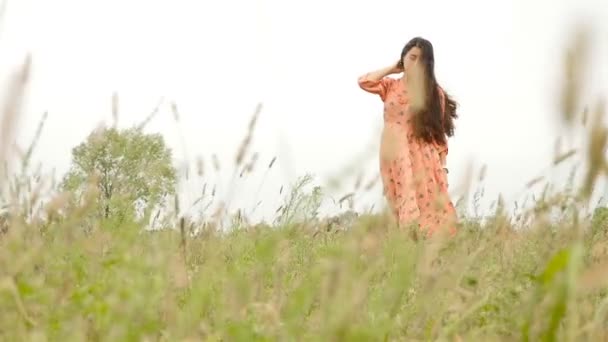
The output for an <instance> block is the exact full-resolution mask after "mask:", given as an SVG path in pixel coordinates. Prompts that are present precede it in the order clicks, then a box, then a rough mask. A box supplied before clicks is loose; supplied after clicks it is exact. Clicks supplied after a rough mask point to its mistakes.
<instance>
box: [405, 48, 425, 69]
mask: <svg viewBox="0 0 608 342" xmlns="http://www.w3.org/2000/svg"><path fill="white" fill-rule="evenodd" d="M421 55H422V50H420V48H419V47H417V46H414V47H413V48H411V49H410V51H408V52H407V53H406V54H405V56H403V60H402V62H403V71H407V70H408V68H409V67H411V66H412V65H414V64H416V63H417V62H418V60H419V59H420V56H421Z"/></svg>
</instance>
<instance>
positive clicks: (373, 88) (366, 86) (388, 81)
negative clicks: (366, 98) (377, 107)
mask: <svg viewBox="0 0 608 342" xmlns="http://www.w3.org/2000/svg"><path fill="white" fill-rule="evenodd" d="M393 81H394V80H393V79H392V78H390V77H384V78H382V79H381V80H380V81H374V80H370V79H368V78H367V74H366V75H363V76H361V77H359V80H358V82H359V87H361V89H363V90H365V91H367V92H369V93H372V94H376V95H378V96H380V98H381V99H382V101H384V100H386V95H387V94H388V92H389V90H390V88H391V85H392V83H393Z"/></svg>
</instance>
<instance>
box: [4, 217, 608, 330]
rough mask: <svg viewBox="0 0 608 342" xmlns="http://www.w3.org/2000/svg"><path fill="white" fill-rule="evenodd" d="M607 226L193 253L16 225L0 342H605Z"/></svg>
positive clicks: (364, 224)
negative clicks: (444, 341)
mask: <svg viewBox="0 0 608 342" xmlns="http://www.w3.org/2000/svg"><path fill="white" fill-rule="evenodd" d="M578 224H580V222H579V223H578ZM590 224H591V222H590ZM607 225H608V215H606V213H605V212H599V211H598V214H597V215H596V217H595V219H594V221H593V224H592V225H591V226H589V228H592V229H589V230H587V232H586V233H585V234H583V235H579V234H577V230H576V229H574V228H575V227H574V226H573V225H572V223H570V224H569V223H564V224H563V225H561V226H559V227H551V226H541V227H537V228H536V229H532V230H529V231H526V232H522V233H515V232H513V231H512V230H511V229H510V228H509V227H508V226H507V225H504V224H501V223H500V222H494V223H493V224H492V226H488V227H486V228H485V229H479V227H469V228H468V229H467V228H465V229H463V230H462V231H461V234H459V235H458V236H457V237H456V238H454V239H450V240H440V239H438V240H437V241H432V240H430V241H428V240H427V241H419V242H414V241H413V240H411V239H410V238H409V237H408V235H407V234H404V233H403V232H400V231H398V230H396V229H393V228H391V225H390V224H387V222H386V221H385V219H384V218H383V217H382V216H375V217H372V216H370V217H361V218H359V219H358V220H357V221H356V223H354V225H353V226H352V227H350V229H349V230H347V231H336V230H331V229H330V230H326V229H323V230H317V229H314V228H313V227H303V226H296V225H294V226H286V227H282V228H280V229H279V228H275V229H273V228H268V227H251V228H249V229H242V230H236V231H234V232H231V233H228V234H225V235H220V234H219V233H212V232H205V233H203V234H200V235H198V236H197V237H193V238H190V237H187V236H186V235H185V234H182V233H181V232H180V230H165V231H158V232H146V233H142V232H141V231H139V230H138V229H135V228H137V227H115V229H108V230H95V231H93V232H90V233H85V232H83V231H82V230H79V229H77V227H76V226H69V225H58V226H54V227H49V229H47V230H46V231H45V232H44V233H43V234H41V233H40V231H39V230H37V229H36V228H34V227H32V226H28V225H17V226H15V227H14V228H15V229H11V230H9V231H8V232H7V234H6V235H5V236H3V237H2V238H1V240H0V247H1V249H0V303H2V311H1V312H0V340H2V341H25V340H32V341H45V340H49V341H51V340H52V341H85V340H88V341H96V340H104V341H144V340H147V341H178V340H179V341H181V340H192V341H195V340H210V341H213V340H216V341H219V340H224V341H226V340H228V341H261V340H264V341H271V340H314V341H378V340H385V339H388V340H436V339H444V338H445V339H447V340H455V339H456V340H458V338H461V339H464V340H479V341H481V340H483V341H491V340H545V341H553V340H577V341H580V340H594V341H600V340H606V339H608V323H607V322H608V296H607V294H608V292H607V290H608V287H607V286H606V284H607V280H608V236H607V232H608V230H607V229H606V226H607Z"/></svg>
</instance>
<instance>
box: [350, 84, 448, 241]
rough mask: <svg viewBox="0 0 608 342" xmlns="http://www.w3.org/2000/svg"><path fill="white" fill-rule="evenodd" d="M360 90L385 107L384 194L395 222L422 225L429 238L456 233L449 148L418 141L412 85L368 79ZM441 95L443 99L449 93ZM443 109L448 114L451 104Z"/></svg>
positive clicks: (382, 157)
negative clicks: (442, 232) (440, 232)
mask: <svg viewBox="0 0 608 342" xmlns="http://www.w3.org/2000/svg"><path fill="white" fill-rule="evenodd" d="M359 86H360V87H361V88H362V89H363V90H365V91H367V92H370V93H373V94H377V95H379V96H380V98H381V99H382V101H383V102H384V130H383V132H382V141H381V147H380V158H379V159H380V173H381V175H382V183H383V186H384V189H383V191H384V195H385V197H386V199H387V201H388V203H389V206H390V208H391V210H392V212H393V213H394V215H395V217H396V218H397V219H398V221H399V223H400V224H402V225H408V224H416V223H417V224H419V226H420V229H423V230H426V231H427V233H428V235H431V234H433V233H434V232H436V231H438V230H439V229H443V228H447V229H448V230H449V231H450V233H452V234H453V233H455V232H456V221H457V217H456V210H455V208H454V205H453V204H452V201H451V200H450V197H449V194H448V185H447V174H446V171H445V169H444V164H445V159H446V157H447V153H448V147H447V145H439V144H428V143H425V142H423V141H419V140H418V139H415V138H414V135H413V124H412V113H411V112H410V111H409V99H408V90H407V85H406V84H405V82H403V80H402V79H394V78H390V77H385V78H383V79H382V80H380V81H372V80H369V79H367V78H366V76H363V77H361V78H360V79H359ZM439 93H440V95H441V96H442V99H443V98H444V95H443V91H441V90H440V92H439ZM442 103H443V101H442ZM442 108H444V110H445V105H443V106H442Z"/></svg>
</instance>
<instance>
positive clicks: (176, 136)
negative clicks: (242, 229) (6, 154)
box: [0, 0, 608, 218]
mask: <svg viewBox="0 0 608 342" xmlns="http://www.w3.org/2000/svg"><path fill="white" fill-rule="evenodd" d="M581 18H583V20H584V21H585V22H587V23H591V24H593V25H594V28H595V29H596V31H595V35H594V43H595V44H596V46H595V48H596V50H595V54H594V56H593V61H594V64H593V65H594V69H593V73H592V74H591V75H590V76H591V80H590V85H591V86H590V87H589V89H587V91H588V93H589V94H591V95H594V94H599V93H604V94H606V93H608V92H607V90H608V88H607V87H608V63H607V62H606V61H608V5H607V4H606V2H605V1H604V0H583V1H581V0H557V1H555V0H501V1H499V0H496V1H482V0H459V1H451V0H443V1H421V0H420V1H404V0H377V1H348V2H347V1H344V2H342V1H337V0H333V1H321V0H309V1H294V0H280V1H279V0H223V1H183V0H156V1H149V0H148V1H143V0H141V1H136V0H104V1H101V0H100V1H92V0H39V1H34V0H18V1H16V0H13V1H9V2H8V6H7V11H6V17H5V21H4V22H3V23H2V32H1V34H0V49H2V53H0V62H1V64H0V65H1V66H2V71H1V75H2V77H3V78H4V79H5V77H6V75H7V72H9V71H10V70H11V68H12V67H14V66H16V65H18V64H19V62H20V61H21V59H22V58H23V56H24V55H25V53H26V52H30V53H31V54H32V57H33V65H32V66H33V68H32V80H31V84H30V88H29V93H28V106H27V108H26V109H25V111H24V113H23V116H22V120H21V126H20V130H19V142H20V143H21V144H22V145H23V144H25V143H27V141H28V140H29V139H31V137H32V136H33V134H34V131H35V129H36V125H37V123H38V120H39V118H40V117H41V115H42V113H43V112H45V111H48V113H49V118H48V121H47V125H46V128H45V130H44V132H43V136H42V137H41V141H40V144H39V146H38V149H37V154H36V160H37V161H40V162H42V163H44V165H45V168H46V169H50V168H57V171H58V172H59V174H61V173H62V172H65V171H66V170H67V168H68V166H69V162H70V149H71V148H72V147H73V146H75V145H77V144H78V143H80V142H81V141H83V140H84V139H85V138H86V136H87V135H88V133H89V132H90V131H91V130H92V129H93V128H95V127H96V126H97V125H98V124H99V123H100V122H102V121H105V122H107V123H111V120H112V117H111V101H110V99H111V95H112V92H114V91H117V92H118V93H119V95H120V106H121V108H120V118H119V124H120V125H121V126H123V127H126V126H128V125H131V124H133V123H135V122H139V121H141V120H143V119H144V118H145V117H146V116H147V115H148V114H149V113H150V112H151V111H152V109H153V108H154V107H155V106H156V104H157V103H158V101H159V99H160V98H161V97H164V98H165V99H166V101H167V102H165V105H163V106H162V108H161V111H160V112H159V114H158V116H157V117H156V118H155V119H154V121H153V122H152V123H151V124H150V126H149V127H148V131H150V132H162V133H163V134H164V135H165V137H166V139H167V142H168V143H169V145H170V146H171V147H172V148H173V150H174V153H175V159H176V163H180V161H183V160H187V161H189V162H190V163H191V164H194V162H195V158H196V157H197V156H202V157H203V158H204V160H205V162H206V165H207V166H208V167H207V174H208V175H209V176H208V177H211V179H209V180H208V181H210V182H215V181H219V182H220V184H221V185H220V191H221V192H222V193H223V194H224V195H225V194H226V191H227V189H228V187H229V184H228V183H229V181H230V179H231V175H232V172H231V170H232V169H231V168H229V166H230V167H231V166H232V165H233V164H234V162H233V160H234V155H235V153H236V150H237V149H238V145H239V144H240V141H241V139H242V138H243V136H244V134H245V132H246V128H247V125H248V120H249V118H250V117H251V114H252V113H253V111H254V109H255V106H256V104H257V103H258V102H263V104H264V107H263V110H262V113H261V116H260V118H259V121H258V126H257V130H256V132H255V134H254V136H253V140H254V143H253V146H252V148H253V150H255V151H257V152H259V153H260V165H258V168H257V169H256V175H255V176H254V177H253V178H252V177H250V178H249V179H247V180H240V181H239V182H237V183H236V188H235V189H234V194H233V196H234V197H235V198H236V199H235V200H234V201H233V203H232V204H233V205H234V206H235V207H237V206H239V207H245V208H246V209H251V208H252V207H253V205H252V203H255V202H256V201H257V199H256V198H254V197H255V196H256V193H257V190H258V187H259V185H260V182H261V179H262V177H263V176H264V168H265V167H266V164H267V163H268V162H269V161H270V160H271V159H272V158H273V157H274V156H275V155H276V156H278V160H277V165H276V169H274V170H272V172H270V173H269V175H268V176H267V178H266V179H265V181H264V183H263V185H262V189H261V192H260V194H259V198H258V199H260V200H263V201H264V203H265V205H264V207H263V208H264V210H263V212H264V213H265V215H266V217H267V218H268V215H269V214H270V213H272V212H274V209H276V207H278V205H279V202H280V198H279V197H278V189H279V188H280V187H281V185H284V184H285V185H287V184H289V183H290V182H292V181H293V180H294V177H296V176H298V175H302V174H304V173H306V172H311V173H314V174H316V175H317V176H318V178H317V179H318V181H319V182H324V181H325V180H326V178H327V177H328V176H329V175H330V174H332V172H338V171H340V170H341V169H342V168H344V167H345V166H347V165H349V164H353V163H354V164H355V165H357V166H358V167H359V168H361V169H363V170H365V175H366V178H365V179H366V180H367V179H369V178H373V174H374V172H377V159H376V155H375V154H372V155H371V156H370V157H368V158H366V159H365V158H364V159H361V160H358V159H357V158H358V157H361V156H362V155H363V154H365V153H369V151H370V149H371V152H372V153H374V152H376V150H377V148H378V139H379V132H380V128H381V125H382V115H381V113H382V104H381V102H380V100H379V99H378V98H377V97H375V96H373V95H370V94H367V93H364V92H363V91H361V90H360V89H359V88H358V86H357V83H356V79H357V76H359V74H361V73H364V72H367V71H369V70H371V69H376V68H380V67H383V66H385V65H387V64H388V63H391V62H394V61H395V60H396V59H397V58H398V55H399V53H400V51H401V48H402V46H403V45H404V44H405V43H406V42H407V41H408V40H409V39H410V38H412V37H413V36H418V35H420V36H423V37H426V38H428V39H430V40H431V41H432V42H433V44H434V46H435V56H436V74H437V77H438V80H439V82H440V83H441V84H442V85H443V86H444V87H445V88H446V89H447V90H448V91H449V92H450V93H451V94H452V95H453V96H454V97H455V98H456V99H457V101H458V102H459V103H460V105H461V107H460V115H461V118H460V119H459V120H458V121H457V131H456V136H455V137H454V138H452V139H451V141H450V154H449V157H448V163H449V168H450V183H451V184H452V185H453V186H454V188H453V189H454V190H455V191H456V185H458V183H459V182H460V180H461V179H462V178H463V177H464V175H465V171H466V167H467V165H468V163H469V162H473V165H474V166H475V168H476V169H478V168H479V167H481V165H482V164H487V168H488V169H487V178H486V180H485V187H486V190H485V197H486V200H485V201H486V202H489V201H491V200H493V199H494V198H495V197H496V196H497V194H498V193H503V194H504V195H505V196H506V198H507V200H511V201H513V200H516V199H517V198H518V197H517V196H519V195H521V191H522V190H523V189H524V184H525V183H526V182H527V181H528V180H530V179H531V178H534V177H536V176H537V175H538V174H539V173H541V172H542V171H543V170H544V169H546V168H547V166H548V165H549V163H550V161H551V158H552V156H553V153H552V151H553V146H554V140H555V137H556V134H557V131H556V123H555V117H556V109H557V107H556V104H555V99H556V95H557V93H556V91H557V90H558V85H559V78H560V74H559V73H560V71H561V57H562V55H561V52H562V48H563V46H564V43H565V42H566V38H567V33H568V31H567V29H568V28H569V25H571V24H574V23H575V22H576V21H577V20H578V19H581ZM3 82H4V80H3ZM171 101H175V102H176V103H177V105H178V108H179V111H180V120H179V122H175V121H174V120H173V119H172V116H171V114H170V106H169V105H168V103H170V102H171ZM366 151H367V152H366ZM213 153H217V154H218V155H219V156H220V158H221V162H222V164H223V165H222V168H223V171H222V173H221V175H220V179H219V180H218V179H216V177H215V176H213V175H212V174H211V173H212V172H211V171H210V167H209V166H210V164H211V158H210V157H211V155H212V154H213ZM262 164H264V165H262ZM562 180H563V179H562ZM197 182H198V181H196V182H190V183H183V184H182V185H181V190H180V191H181V194H182V198H183V201H184V203H188V202H189V201H190V202H191V201H192V200H193V199H194V198H195V197H196V196H197V195H198V194H199V193H200V191H201V184H200V183H197ZM345 182H346V185H345V187H343V188H342V189H341V190H339V191H338V192H337V193H336V196H340V195H341V194H343V193H346V192H348V191H349V190H350V188H352V184H353V183H354V177H352V176H351V177H349V178H346V179H345ZM361 196H362V197H361V198H360V200H361V201H362V202H361V203H362V205H363V203H364V204H365V205H371V204H372V203H377V204H376V205H381V204H382V202H381V196H380V188H379V187H376V188H375V190H374V192H373V193H372V195H361Z"/></svg>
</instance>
